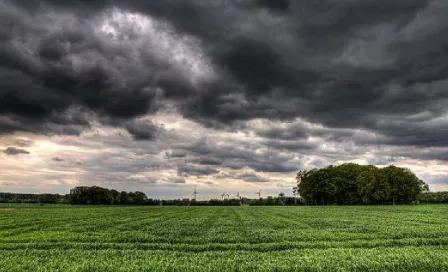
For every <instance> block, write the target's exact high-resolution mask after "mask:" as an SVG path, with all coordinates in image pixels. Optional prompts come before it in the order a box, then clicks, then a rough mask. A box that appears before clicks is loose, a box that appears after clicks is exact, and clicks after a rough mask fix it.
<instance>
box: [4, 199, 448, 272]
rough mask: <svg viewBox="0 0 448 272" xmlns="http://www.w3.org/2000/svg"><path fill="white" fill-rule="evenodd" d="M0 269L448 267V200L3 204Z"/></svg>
mask: <svg viewBox="0 0 448 272" xmlns="http://www.w3.org/2000/svg"><path fill="white" fill-rule="evenodd" d="M0 271H8V272H12V271H448V206H446V205H420V206H374V207H373V206H372V207H86V206H84V207H71V206H37V205H36V206H0Z"/></svg>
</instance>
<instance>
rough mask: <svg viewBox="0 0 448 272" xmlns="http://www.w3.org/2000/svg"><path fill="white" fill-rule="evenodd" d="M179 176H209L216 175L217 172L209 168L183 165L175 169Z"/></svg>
mask: <svg viewBox="0 0 448 272" xmlns="http://www.w3.org/2000/svg"><path fill="white" fill-rule="evenodd" d="M177 172H178V174H179V176H182V175H187V176H189V175H191V176H210V175H213V174H218V173H219V171H218V170H216V169H214V168H212V167H209V166H201V165H183V166H179V167H178V169H177Z"/></svg>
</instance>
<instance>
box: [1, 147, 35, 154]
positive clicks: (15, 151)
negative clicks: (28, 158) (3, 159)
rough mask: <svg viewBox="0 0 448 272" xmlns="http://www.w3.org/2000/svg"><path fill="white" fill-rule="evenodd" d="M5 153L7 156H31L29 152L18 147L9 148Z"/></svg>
mask: <svg viewBox="0 0 448 272" xmlns="http://www.w3.org/2000/svg"><path fill="white" fill-rule="evenodd" d="M3 153H5V154H6V155H19V154H30V152H29V151H27V150H25V149H22V148H17V147H8V148H6V149H5V150H3Z"/></svg>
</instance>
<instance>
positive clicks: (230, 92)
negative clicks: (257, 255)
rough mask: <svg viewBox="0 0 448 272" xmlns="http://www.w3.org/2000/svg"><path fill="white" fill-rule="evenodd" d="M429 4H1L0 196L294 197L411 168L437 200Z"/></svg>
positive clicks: (435, 71)
mask: <svg viewBox="0 0 448 272" xmlns="http://www.w3.org/2000/svg"><path fill="white" fill-rule="evenodd" d="M447 12H448V2H447V1H444V0H434V1H429V0H375V1H373V0H319V1H299V0H297V1H293V0H291V1H288V0H157V1H155V0H154V1H151V0H134V1H132V0H130V1H118V0H110V1H108V0H98V1H87V0H66V1H58V0H48V1H29V0H10V1H8V0H0V191H9V192H57V193H67V192H68V190H69V189H70V188H72V187H74V186H77V185H93V184H95V185H100V186H105V187H109V188H116V189H118V190H128V191H130V190H141V191H143V192H145V193H146V194H147V195H148V196H150V197H154V198H173V197H190V196H191V193H192V191H193V190H194V188H196V189H197V190H198V192H199V193H200V194H199V197H200V198H203V199H205V198H210V197H219V195H220V194H221V193H222V192H228V193H230V194H236V193H237V192H240V193H241V194H242V195H244V196H248V197H254V196H255V194H254V192H255V191H258V190H263V194H264V195H269V194H271V195H274V194H278V193H280V192H284V193H286V194H287V195H291V194H292V190H291V188H292V187H293V185H294V175H295V172H296V171H297V170H301V169H312V168H314V167H322V166H325V165H328V164H338V163H343V162H358V163H362V164H374V165H377V166H384V165H388V164H394V165H397V166H402V167H408V168H410V169H411V170H412V171H414V172H415V173H416V174H417V175H418V176H419V177H420V178H421V179H423V180H424V181H426V182H427V183H429V184H430V188H431V190H433V191H438V190H448V164H447V161H448V90H447V87H448V19H446V14H447Z"/></svg>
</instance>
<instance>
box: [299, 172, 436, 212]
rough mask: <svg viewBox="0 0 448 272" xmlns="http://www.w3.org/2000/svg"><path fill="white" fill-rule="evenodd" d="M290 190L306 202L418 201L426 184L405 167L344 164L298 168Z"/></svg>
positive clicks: (403, 202)
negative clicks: (293, 184)
mask: <svg viewBox="0 0 448 272" xmlns="http://www.w3.org/2000/svg"><path fill="white" fill-rule="evenodd" d="M296 181H297V187H295V188H294V190H295V191H296V192H297V193H298V194H299V195H300V197H301V198H302V201H303V202H304V203H305V204H307V205H360V204H361V205H378V204H411V203H418V202H419V201H420V200H421V197H422V195H423V193H424V192H428V191H429V187H428V185H427V184H426V183H424V182H423V181H422V180H420V179H418V178H417V176H416V175H415V174H414V173H412V172H411V171H410V170H409V169H406V168H400V167H396V166H393V165H391V166H388V167H384V168H378V167H376V166H373V165H359V164H355V163H346V164H341V165H338V166H333V165H330V166H327V167H325V168H321V169H312V170H310V171H299V172H298V173H297V176H296Z"/></svg>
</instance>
